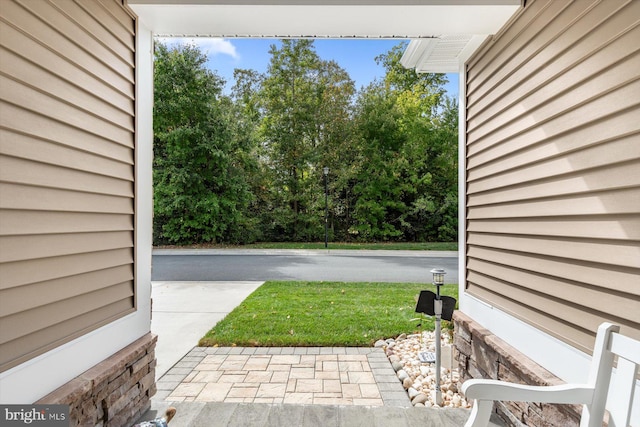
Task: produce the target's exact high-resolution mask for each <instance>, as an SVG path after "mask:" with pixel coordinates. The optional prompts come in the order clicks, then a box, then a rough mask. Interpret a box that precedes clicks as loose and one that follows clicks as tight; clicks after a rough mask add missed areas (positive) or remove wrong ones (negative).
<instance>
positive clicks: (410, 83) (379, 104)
mask: <svg viewBox="0 0 640 427" xmlns="http://www.w3.org/2000/svg"><path fill="white" fill-rule="evenodd" d="M405 46H406V45H405V44H399V45H398V46H396V47H394V48H393V49H391V50H390V51H389V52H387V53H386V54H383V55H380V56H379V57H378V58H376V60H377V61H378V63H379V64H381V65H382V66H383V67H384V69H385V71H386V74H385V78H384V80H381V81H376V82H374V83H373V84H371V85H369V86H368V87H366V88H364V89H363V90H361V91H360V92H358V93H356V91H355V89H354V83H353V81H352V80H351V78H350V77H349V75H348V73H347V72H346V71H345V70H343V69H342V68H340V66H339V65H338V64H337V63H335V62H333V61H325V60H323V59H321V58H320V57H319V56H318V54H317V53H316V51H315V48H314V44H313V41H312V40H283V41H282V42H281V44H280V46H279V47H277V46H276V45H273V46H272V47H271V50H270V54H271V61H270V64H269V67H268V70H267V72H266V73H265V74H264V75H262V74H259V73H257V72H255V71H253V70H236V72H235V73H234V79H235V85H234V86H233V89H232V92H231V94H230V96H224V95H223V94H222V91H221V90H222V84H223V82H222V80H221V79H220V78H219V77H218V76H216V75H215V74H214V73H212V72H211V71H209V70H208V69H207V68H206V67H205V65H204V64H205V62H206V57H205V56H204V55H203V54H202V53H201V52H199V51H198V49H197V48H195V47H193V46H186V47H180V48H172V49H169V48H167V47H165V46H163V45H162V44H158V47H157V51H156V76H155V85H156V94H155V95H156V104H155V107H154V121H155V123H154V131H155V147H154V152H155V156H156V159H155V161H154V166H155V169H154V183H155V190H154V195H155V215H156V217H155V223H154V237H155V242H156V244H158V243H178V244H180V243H182V244H188V243H191V244H193V243H204V242H218V243H220V242H222V243H225V242H237V243H251V242H255V241H296V242H307V241H322V240H324V221H325V218H324V216H325V194H324V191H325V182H324V176H323V174H322V169H323V167H329V169H330V172H329V176H328V180H327V184H328V194H329V197H328V207H329V222H328V225H329V235H330V240H334V239H335V240H340V241H361V242H375V241H381V242H397V241H413V242H428V241H454V240H456V239H457V227H458V226H457V221H458V214H457V209H458V204H457V167H458V165H457V125H458V124H457V120H458V113H457V110H458V106H457V104H456V102H455V101H454V100H453V99H450V98H448V97H447V96H446V94H445V91H444V83H446V77H445V76H444V75H442V74H430V73H427V74H416V73H415V71H413V70H407V69H405V68H403V67H402V66H401V64H400V58H401V56H402V52H403V51H404V48H405Z"/></svg>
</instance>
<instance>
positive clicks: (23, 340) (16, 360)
mask: <svg viewBox="0 0 640 427" xmlns="http://www.w3.org/2000/svg"><path fill="white" fill-rule="evenodd" d="M131 307H132V298H125V299H122V300H119V301H116V302H114V303H112V304H110V305H105V306H103V307H100V308H98V309H95V310H91V311H87V312H85V313H84V314H82V315H80V316H77V317H74V318H73V319H69V320H66V321H64V322H60V323H56V324H52V325H50V326H48V327H46V328H44V329H40V330H39V331H37V332H34V333H32V334H28V335H23V336H22V337H20V338H17V339H15V340H13V341H9V342H7V343H4V344H0V354H2V357H3V359H7V360H11V361H12V364H20V363H23V362H26V361H28V360H29V359H32V358H34V357H36V356H38V355H39V354H41V353H42V352H43V351H48V350H52V349H54V348H56V347H58V346H60V345H62V344H64V343H66V342H68V341H70V340H72V339H74V338H78V337H80V336H82V335H84V334H86V333H88V332H91V331H92V330H94V329H95V328H97V327H100V326H104V325H106V324H109V323H110V322H113V321H114V320H117V319H118V318H120V317H122V316H123V315H126V314H129V313H131V312H132V311H133V310H134V309H133V308H131ZM79 324H80V325H90V326H87V327H85V328H78V325H79ZM52 338H55V339H52ZM21 349H34V350H31V351H27V352H25V351H24V350H21Z"/></svg>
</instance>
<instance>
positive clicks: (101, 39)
mask: <svg viewBox="0 0 640 427" xmlns="http://www.w3.org/2000/svg"><path fill="white" fill-rule="evenodd" d="M134 42H135V21H134V19H133V18H132V16H131V15H129V14H128V13H127V11H126V10H125V9H124V7H123V5H122V2H121V1H117V0H92V1H74V0H47V1H31V0H6V1H4V2H3V3H2V16H1V18H0V367H1V370H2V371H4V370H7V369H9V368H11V367H13V366H16V365H18V364H20V363H22V362H25V361H27V360H29V359H30V358H33V357H35V356H37V355H39V354H42V353H43V352H45V351H48V350H50V349H52V348H55V347H56V346H59V345H61V344H64V343H66V342H68V341H70V340H72V339H74V338H77V337H79V336H81V335H82V334H85V333H87V332H90V331H91V330H94V329H96V328H98V327H100V326H102V325H105V324H107V323H109V322H112V321H113V320H115V319H117V318H119V317H122V316H124V315H126V314H128V313H131V312H132V311H133V310H135V295H134V290H135V287H134V255H133V254H134V252H133V248H134V234H133V232H134V160H133V159H134V132H135V129H134V123H135V120H134V119H135V117H134V108H135V99H134V88H135V81H134V75H135V74H134V72H135V67H134V63H135V50H134Z"/></svg>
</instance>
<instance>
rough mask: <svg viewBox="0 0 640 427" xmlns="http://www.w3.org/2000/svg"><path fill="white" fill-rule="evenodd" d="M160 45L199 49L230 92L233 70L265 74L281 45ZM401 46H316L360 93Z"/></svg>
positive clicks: (453, 83)
mask: <svg viewBox="0 0 640 427" xmlns="http://www.w3.org/2000/svg"><path fill="white" fill-rule="evenodd" d="M160 41H163V42H165V43H167V44H172V43H176V42H182V43H189V42H190V43H195V44H196V45H198V46H199V47H200V50H201V51H202V52H204V53H205V54H206V55H207V57H208V58H209V61H208V63H207V65H208V67H209V68H210V69H212V70H215V71H216V72H217V74H218V75H219V76H221V77H222V78H224V79H225V80H226V81H227V89H230V88H231V86H232V85H233V70H234V69H236V68H247V69H253V70H256V71H258V72H261V73H263V72H265V71H266V70H267V66H268V64H269V47H270V46H271V45H272V44H275V45H276V46H279V45H280V42H279V40H276V39H211V38H190V39H162V38H161V39H160ZM398 43H400V41H399V40H363V39H341V40H333V39H318V40H316V41H315V43H314V45H315V48H316V52H317V53H318V55H319V56H320V58H322V59H325V60H331V59H333V60H335V61H336V62H337V63H338V64H340V66H341V67H342V68H344V69H345V70H347V72H348V73H349V75H350V76H351V78H352V79H353V80H354V81H355V84H356V89H360V88H361V87H362V86H366V85H368V84H369V83H370V82H372V81H373V80H374V79H376V78H378V79H381V78H382V77H383V76H384V70H383V68H382V67H381V66H378V65H377V64H376V62H375V57H376V56H378V55H380V54H382V53H385V52H387V51H389V50H390V49H391V48H392V47H393V46H395V45H396V44H398ZM447 77H448V78H449V83H448V84H447V91H448V92H449V94H450V95H452V96H455V97H457V96H458V75H457V74H448V75H447Z"/></svg>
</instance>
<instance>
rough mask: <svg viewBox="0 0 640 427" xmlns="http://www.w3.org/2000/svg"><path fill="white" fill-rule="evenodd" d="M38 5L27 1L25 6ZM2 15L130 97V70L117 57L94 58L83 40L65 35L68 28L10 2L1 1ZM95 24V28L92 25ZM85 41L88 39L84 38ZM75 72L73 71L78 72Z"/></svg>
mask: <svg viewBox="0 0 640 427" xmlns="http://www.w3.org/2000/svg"><path fill="white" fill-rule="evenodd" d="M32 3H40V2H28V4H32ZM2 9H3V14H5V15H8V16H11V17H12V19H13V20H14V22H19V23H20V26H19V28H20V30H21V31H22V32H23V33H26V34H28V35H29V37H30V38H32V39H34V40H36V41H38V42H40V43H42V44H44V45H46V46H47V48H48V49H50V50H52V51H54V52H56V53H57V54H58V55H59V56H60V58H61V59H63V60H66V61H69V62H72V63H73V64H75V65H76V67H77V68H78V71H80V72H87V73H89V74H93V75H94V76H96V77H98V78H100V79H101V80H103V81H105V82H107V83H108V84H109V85H111V86H112V87H114V88H116V89H117V90H119V91H120V92H121V93H123V94H131V92H132V87H133V82H134V71H133V69H132V68H131V67H128V68H129V70H127V67H123V66H122V64H121V62H122V61H120V60H119V58H113V55H109V54H105V56H103V57H101V58H98V57H97V56H96V55H95V54H94V53H93V52H91V51H89V50H88V49H86V48H85V47H84V43H83V42H84V39H83V40H82V41H80V40H78V39H72V38H71V37H70V36H68V35H67V34H66V31H67V30H68V29H69V28H73V26H71V24H70V27H59V28H56V27H53V26H52V25H51V23H50V22H47V19H46V17H44V18H43V19H41V18H40V17H38V16H36V15H34V14H32V13H31V12H30V11H29V10H27V9H26V8H25V7H23V6H22V5H19V4H17V3H16V2H15V0H14V1H10V2H4V3H3V5H2ZM96 25H99V24H98V23H96ZM85 39H87V40H88V38H86V37H85ZM78 71H76V72H78Z"/></svg>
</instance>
